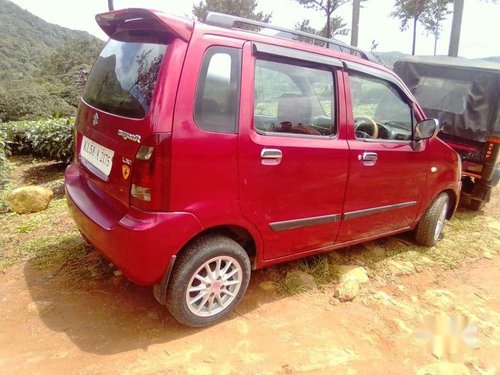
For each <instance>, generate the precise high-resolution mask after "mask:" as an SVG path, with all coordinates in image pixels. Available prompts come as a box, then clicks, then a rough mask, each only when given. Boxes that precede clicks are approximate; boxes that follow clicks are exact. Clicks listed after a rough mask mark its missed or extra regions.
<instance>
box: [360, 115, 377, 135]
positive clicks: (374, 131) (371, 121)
mask: <svg viewBox="0 0 500 375" xmlns="http://www.w3.org/2000/svg"><path fill="white" fill-rule="evenodd" d="M354 124H356V126H355V128H354V131H355V132H359V133H363V134H367V135H369V136H370V138H373V139H375V138H378V125H377V123H376V122H375V120H374V119H372V118H371V117H368V116H356V117H354ZM367 124H368V125H370V127H371V129H372V134H368V133H366V132H364V131H362V130H358V128H359V127H360V126H361V125H367Z"/></svg>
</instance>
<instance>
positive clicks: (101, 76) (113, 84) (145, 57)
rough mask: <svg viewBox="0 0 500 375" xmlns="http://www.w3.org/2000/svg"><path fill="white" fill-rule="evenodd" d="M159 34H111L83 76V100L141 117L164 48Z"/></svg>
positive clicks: (150, 92) (147, 105) (109, 110)
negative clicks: (90, 68)
mask: <svg viewBox="0 0 500 375" xmlns="http://www.w3.org/2000/svg"><path fill="white" fill-rule="evenodd" d="M165 41H166V38H165V36H164V35H161V34H158V35H156V34H151V33H148V34H146V33H145V32H141V31H127V32H122V33H120V34H118V35H113V37H112V39H110V40H109V42H108V43H107V44H106V46H105V47H104V49H103V50H102V52H101V54H100V56H99V57H98V58H97V60H96V62H95V64H94V66H93V67H92V71H91V72H90V75H89V77H88V79H87V83H86V85H85V90H84V93H83V100H84V101H85V102H87V103H88V104H90V105H92V106H94V107H96V108H99V109H101V110H103V111H106V112H110V113H113V114H116V115H120V116H125V117H132V118H143V117H144V116H145V115H146V113H147V111H148V109H149V106H150V104H151V99H152V97H153V92H154V88H155V85H156V79H157V78H158V72H159V70H160V66H161V62H162V60H163V56H164V55H165V52H166V50H167V44H166V43H165Z"/></svg>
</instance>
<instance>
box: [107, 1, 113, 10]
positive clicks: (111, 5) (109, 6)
mask: <svg viewBox="0 0 500 375" xmlns="http://www.w3.org/2000/svg"><path fill="white" fill-rule="evenodd" d="M108 9H109V11H112V10H115V5H114V4H113V0H108Z"/></svg>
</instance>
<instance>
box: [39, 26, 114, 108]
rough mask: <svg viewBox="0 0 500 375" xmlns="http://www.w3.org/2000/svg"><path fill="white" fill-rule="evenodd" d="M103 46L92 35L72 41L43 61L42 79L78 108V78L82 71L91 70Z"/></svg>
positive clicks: (62, 45) (61, 46)
mask: <svg viewBox="0 0 500 375" xmlns="http://www.w3.org/2000/svg"><path fill="white" fill-rule="evenodd" d="M103 46H104V43H103V42H102V41H100V40H99V39H97V38H94V37H91V36H90V35H89V36H81V37H79V38H75V39H71V40H69V41H67V42H65V43H63V44H61V45H60V46H59V47H58V48H56V49H55V50H54V51H53V52H51V53H49V54H48V55H46V56H45V57H44V58H43V59H42V61H41V73H40V77H41V78H42V79H43V80H45V81H47V82H49V83H51V84H52V85H53V86H54V87H57V88H58V91H59V92H58V95H59V96H60V97H61V98H62V99H64V100H65V101H66V102H67V103H69V104H70V105H72V106H74V107H76V106H77V105H78V101H79V99H80V88H78V85H77V83H78V78H79V77H80V75H81V72H82V71H87V72H88V71H89V70H90V68H91V67H92V64H93V63H94V60H95V59H96V58H97V56H99V53H100V52H101V50H102V48H103Z"/></svg>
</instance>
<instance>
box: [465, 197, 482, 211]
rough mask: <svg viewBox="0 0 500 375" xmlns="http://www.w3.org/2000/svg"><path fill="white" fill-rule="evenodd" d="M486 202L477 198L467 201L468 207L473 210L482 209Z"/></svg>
mask: <svg viewBox="0 0 500 375" xmlns="http://www.w3.org/2000/svg"><path fill="white" fill-rule="evenodd" d="M485 204H486V202H484V201H480V200H477V199H471V200H470V202H469V208H470V209H471V210H473V211H479V210H481V209H483V207H484V205H485Z"/></svg>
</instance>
